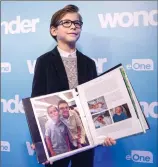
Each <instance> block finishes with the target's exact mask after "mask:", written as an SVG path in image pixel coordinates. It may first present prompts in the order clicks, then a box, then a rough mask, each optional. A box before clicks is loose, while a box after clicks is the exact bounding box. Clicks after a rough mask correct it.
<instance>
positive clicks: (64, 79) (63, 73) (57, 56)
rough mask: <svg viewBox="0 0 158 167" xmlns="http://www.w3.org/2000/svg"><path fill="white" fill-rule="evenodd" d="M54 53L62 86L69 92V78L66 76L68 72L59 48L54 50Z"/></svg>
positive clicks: (54, 60)
mask: <svg viewBox="0 0 158 167" xmlns="http://www.w3.org/2000/svg"><path fill="white" fill-rule="evenodd" d="M52 53H53V62H54V63H53V64H54V65H55V67H56V70H57V73H58V77H59V79H60V83H61V85H62V88H61V89H63V90H68V89H69V84H68V78H67V75H66V70H65V67H64V64H63V61H62V58H61V56H60V54H59V52H58V49H57V46H56V47H55V48H54V49H53V50H52Z"/></svg>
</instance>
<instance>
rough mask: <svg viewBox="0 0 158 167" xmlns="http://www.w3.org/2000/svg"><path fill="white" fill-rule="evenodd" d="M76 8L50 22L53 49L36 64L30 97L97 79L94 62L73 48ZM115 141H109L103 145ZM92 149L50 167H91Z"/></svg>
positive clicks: (76, 34)
mask: <svg viewBox="0 0 158 167" xmlns="http://www.w3.org/2000/svg"><path fill="white" fill-rule="evenodd" d="M78 11H79V9H78V7H77V6H74V5H68V6H66V7H64V8H63V9H61V10H59V11H57V12H56V13H55V14H54V15H53V16H52V19H51V23H50V34H51V36H52V37H53V38H54V39H55V40H56V41H57V46H56V47H55V48H54V49H53V50H52V51H50V52H47V53H45V54H44V55H42V56H40V57H39V58H38V59H37V61H36V66H35V72H34V79H33V85H32V97H34V96H40V95H46V94H49V93H55V92H59V91H64V90H68V89H72V88H75V87H76V86H77V85H79V84H82V83H85V82H87V81H90V80H92V79H94V78H96V77H97V71H96V65H95V62H94V61H93V60H92V59H90V58H89V57H87V56H85V55H83V54H82V53H81V52H79V51H78V50H77V49H76V42H77V40H78V39H79V37H80V33H81V29H82V24H83V22H82V17H81V15H80V14H79V13H78ZM115 143H116V142H115V141H114V140H112V139H111V138H107V139H106V140H105V144H106V145H112V144H115ZM93 152H94V150H93V149H91V150H88V151H84V152H82V153H78V154H76V155H73V156H71V157H68V158H65V159H62V160H59V161H56V162H54V163H53V165H52V166H51V165H49V166H51V167H68V164H69V161H70V160H71V163H72V166H71V167H81V166H86V167H93V156H94V153H93Z"/></svg>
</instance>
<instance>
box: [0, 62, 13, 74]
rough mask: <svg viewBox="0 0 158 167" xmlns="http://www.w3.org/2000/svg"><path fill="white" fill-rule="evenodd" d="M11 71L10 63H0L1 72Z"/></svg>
mask: <svg viewBox="0 0 158 167" xmlns="http://www.w3.org/2000/svg"><path fill="white" fill-rule="evenodd" d="M8 72H11V64H10V63H9V62H3V63H1V73H8Z"/></svg>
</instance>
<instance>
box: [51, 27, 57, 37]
mask: <svg viewBox="0 0 158 167" xmlns="http://www.w3.org/2000/svg"><path fill="white" fill-rule="evenodd" d="M56 31H57V28H55V27H51V28H50V33H51V35H52V36H57V32H56Z"/></svg>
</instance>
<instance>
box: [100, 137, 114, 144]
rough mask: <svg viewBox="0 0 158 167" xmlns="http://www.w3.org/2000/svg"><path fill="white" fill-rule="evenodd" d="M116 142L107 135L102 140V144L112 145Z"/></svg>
mask: <svg viewBox="0 0 158 167" xmlns="http://www.w3.org/2000/svg"><path fill="white" fill-rule="evenodd" d="M115 144H116V140H114V139H112V138H111V137H107V138H105V140H104V143H103V146H112V145H115Z"/></svg>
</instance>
